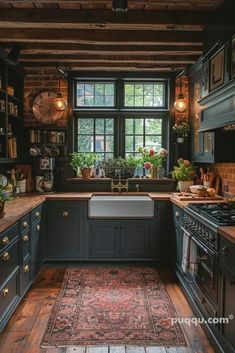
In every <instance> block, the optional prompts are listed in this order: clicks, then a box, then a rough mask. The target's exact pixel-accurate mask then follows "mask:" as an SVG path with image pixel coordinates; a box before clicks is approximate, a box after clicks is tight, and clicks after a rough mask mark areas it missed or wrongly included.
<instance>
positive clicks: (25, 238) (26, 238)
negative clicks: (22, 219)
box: [23, 234, 29, 242]
mask: <svg viewBox="0 0 235 353" xmlns="http://www.w3.org/2000/svg"><path fill="white" fill-rule="evenodd" d="M23 241H24V242H26V241H29V236H28V234H25V235H24V236H23Z"/></svg>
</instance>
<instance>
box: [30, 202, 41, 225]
mask: <svg viewBox="0 0 235 353" xmlns="http://www.w3.org/2000/svg"><path fill="white" fill-rule="evenodd" d="M41 218H42V205H40V206H38V207H36V208H35V209H34V210H33V211H32V212H31V223H33V222H35V221H38V220H39V219H41Z"/></svg>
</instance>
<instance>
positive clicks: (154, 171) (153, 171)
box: [149, 167, 157, 179]
mask: <svg viewBox="0 0 235 353" xmlns="http://www.w3.org/2000/svg"><path fill="white" fill-rule="evenodd" d="M149 177H150V178H151V179H156V178H157V168H156V167H152V168H151V169H150V176H149Z"/></svg>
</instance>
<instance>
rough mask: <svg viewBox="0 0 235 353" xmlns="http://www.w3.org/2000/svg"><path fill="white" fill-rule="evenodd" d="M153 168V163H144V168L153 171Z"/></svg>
mask: <svg viewBox="0 0 235 353" xmlns="http://www.w3.org/2000/svg"><path fill="white" fill-rule="evenodd" d="M152 166H153V165H152V164H151V163H149V162H145V163H144V168H145V169H146V170H149V169H151V168H152Z"/></svg>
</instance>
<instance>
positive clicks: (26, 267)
mask: <svg viewBox="0 0 235 353" xmlns="http://www.w3.org/2000/svg"><path fill="white" fill-rule="evenodd" d="M29 271H30V267H29V265H25V266H24V272H25V273H28V272H29Z"/></svg>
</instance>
